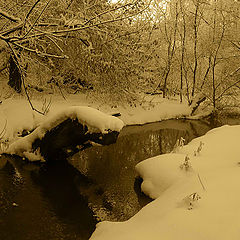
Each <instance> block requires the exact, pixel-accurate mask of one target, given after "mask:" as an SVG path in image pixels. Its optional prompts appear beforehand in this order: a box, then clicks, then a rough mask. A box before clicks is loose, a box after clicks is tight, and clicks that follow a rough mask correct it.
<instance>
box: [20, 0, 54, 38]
mask: <svg viewBox="0 0 240 240" xmlns="http://www.w3.org/2000/svg"><path fill="white" fill-rule="evenodd" d="M51 1H52V0H49V1H48V2H47V3H46V5H45V6H44V8H43V9H42V11H41V12H40V14H39V15H38V17H37V19H36V20H35V22H34V23H33V24H32V26H31V28H30V29H29V30H28V31H27V32H26V34H25V35H24V36H23V37H22V39H24V38H25V37H26V36H27V35H28V34H29V33H30V32H31V31H32V29H33V28H34V26H35V25H36V23H37V21H38V20H39V18H40V17H41V16H42V14H43V13H44V11H45V10H46V9H47V7H48V5H49V4H50V2H51Z"/></svg>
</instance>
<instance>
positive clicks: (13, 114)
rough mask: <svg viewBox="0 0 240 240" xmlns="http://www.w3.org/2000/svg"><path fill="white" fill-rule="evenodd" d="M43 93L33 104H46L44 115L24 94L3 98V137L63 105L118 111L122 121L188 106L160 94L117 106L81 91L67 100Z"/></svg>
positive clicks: (161, 116) (159, 116) (185, 110)
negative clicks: (12, 97)
mask: <svg viewBox="0 0 240 240" xmlns="http://www.w3.org/2000/svg"><path fill="white" fill-rule="evenodd" d="M50 99H51V97H49V96H48V97H46V98H44V99H41V100H33V101H32V103H33V105H34V107H35V108H36V109H38V110H40V111H44V110H46V108H47V106H48V104H49V111H48V112H47V114H46V116H43V115H41V114H39V113H37V112H35V111H32V109H31V107H30V105H29V103H28V101H27V100H26V99H25V98H24V99H23V98H20V97H19V98H15V99H7V100H4V101H3V103H2V104H0V133H1V132H2V130H4V126H5V125H6V128H5V130H4V134H2V136H0V137H2V139H3V140H8V141H10V142H12V141H15V140H16V139H17V137H18V135H21V133H22V131H23V130H25V131H31V130H33V129H35V128H36V127H37V126H39V125H40V123H41V122H42V121H44V119H45V118H47V117H49V116H52V115H54V114H56V113H57V112H59V111H63V110H64V109H65V108H66V107H70V106H89V107H93V108H96V109H98V110H100V111H102V112H104V113H107V114H112V113H120V114H121V116H120V117H119V118H120V119H121V120H122V121H123V122H124V124H125V125H134V124H145V123H150V122H156V121H161V120H166V119H172V118H181V117H185V116H189V114H190V113H191V109H190V108H189V106H188V105H187V104H186V103H182V104H180V103H179V102H177V101H174V100H167V99H162V97H156V99H155V102H154V101H152V98H151V99H147V100H148V101H151V104H148V103H147V104H146V103H145V105H143V106H136V107H130V106H119V107H117V108H111V107H110V106H107V105H101V104H100V105H99V104H98V103H96V102H95V103H94V102H92V101H90V100H89V99H87V98H86V97H85V96H84V95H77V96H76V95H71V96H68V98H67V100H64V99H62V98H59V97H55V98H53V99H51V100H50Z"/></svg>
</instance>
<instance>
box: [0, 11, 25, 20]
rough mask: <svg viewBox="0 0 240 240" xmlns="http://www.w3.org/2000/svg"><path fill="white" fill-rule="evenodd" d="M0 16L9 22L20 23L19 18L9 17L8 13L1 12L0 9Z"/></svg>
mask: <svg viewBox="0 0 240 240" xmlns="http://www.w3.org/2000/svg"><path fill="white" fill-rule="evenodd" d="M0 15H1V16H3V17H5V18H7V19H9V20H11V21H12V22H21V19H20V18H16V17H14V16H12V15H10V14H9V13H7V12H5V11H3V10H2V9H0Z"/></svg>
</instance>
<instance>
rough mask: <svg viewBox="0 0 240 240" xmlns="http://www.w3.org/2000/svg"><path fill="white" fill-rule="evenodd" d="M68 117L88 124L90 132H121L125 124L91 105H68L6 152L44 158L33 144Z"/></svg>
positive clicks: (36, 158)
mask: <svg viewBox="0 0 240 240" xmlns="http://www.w3.org/2000/svg"><path fill="white" fill-rule="evenodd" d="M68 118H70V119H72V120H75V119H77V120H78V122H79V123H81V124H82V125H86V126H87V127H88V132H101V133H107V132H108V130H111V131H118V132H120V131H121V129H122V128H123V126H124V123H123V122H122V121H121V120H120V119H118V118H116V117H113V116H111V115H107V114H105V113H103V112H100V111H99V110H97V109H94V108H91V107H87V106H71V107H66V108H65V109H63V110H61V111H60V112H58V113H56V114H54V115H51V116H49V117H46V118H45V119H44V121H43V122H42V123H41V124H40V125H39V126H38V127H37V128H36V129H35V130H34V131H33V132H32V133H31V134H29V135H27V136H25V137H22V138H20V139H18V140H17V141H14V142H13V143H12V144H11V145H10V146H9V148H8V149H7V151H6V153H8V154H17V155H19V156H21V157H26V158H28V159H29V160H30V161H36V160H43V158H42V157H41V156H40V153H39V152H32V144H33V143H34V141H35V140H37V139H42V138H43V137H44V136H45V134H46V133H47V132H48V131H49V130H51V129H53V128H54V127H56V126H57V125H59V124H60V123H62V122H63V121H65V120H66V119H68Z"/></svg>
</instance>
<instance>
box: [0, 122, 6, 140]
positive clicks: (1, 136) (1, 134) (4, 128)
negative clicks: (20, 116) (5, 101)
mask: <svg viewBox="0 0 240 240" xmlns="http://www.w3.org/2000/svg"><path fill="white" fill-rule="evenodd" d="M6 126H7V119H6V122H5V124H4V127H3V130H2V131H1V133H0V139H2V138H3V136H4V134H5V132H6Z"/></svg>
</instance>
